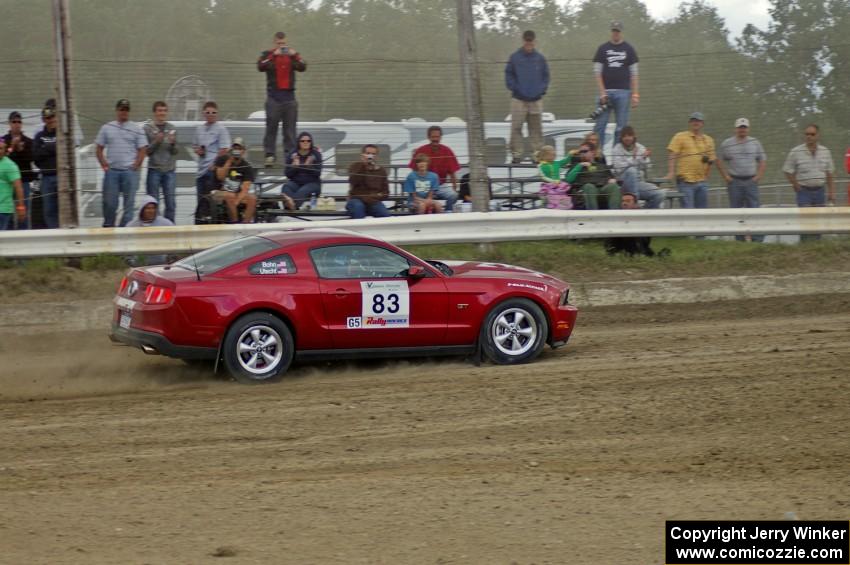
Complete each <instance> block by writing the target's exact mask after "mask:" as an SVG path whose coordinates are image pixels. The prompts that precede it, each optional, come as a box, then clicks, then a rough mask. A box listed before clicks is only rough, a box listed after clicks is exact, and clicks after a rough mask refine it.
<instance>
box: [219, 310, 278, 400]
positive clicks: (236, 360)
mask: <svg viewBox="0 0 850 565" xmlns="http://www.w3.org/2000/svg"><path fill="white" fill-rule="evenodd" d="M294 354H295V343H294V340H293V339H292V332H290V331H289V328H288V327H287V326H286V324H285V323H283V321H282V320H281V319H280V318H278V317H276V316H273V315H272V314H266V313H262V312H256V313H253V314H246V315H245V316H242V317H241V318H239V319H238V320H236V322H234V323H233V325H232V326H230V329H228V330H227V334H226V335H225V337H224V345H223V347H222V355H223V357H224V364H225V366H226V367H227V370H228V371H229V372H230V374H231V375H232V376H233V378H234V379H236V380H237V381H239V382H240V383H244V384H256V383H273V382H278V381H280V379H281V378H283V374H284V373H285V372H286V370H287V369H288V368H289V364H290V363H292V357H293V356H294Z"/></svg>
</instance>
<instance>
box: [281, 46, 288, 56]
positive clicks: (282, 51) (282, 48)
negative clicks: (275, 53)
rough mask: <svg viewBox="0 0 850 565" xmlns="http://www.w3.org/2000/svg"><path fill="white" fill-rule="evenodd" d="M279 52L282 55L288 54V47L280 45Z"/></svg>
mask: <svg viewBox="0 0 850 565" xmlns="http://www.w3.org/2000/svg"><path fill="white" fill-rule="evenodd" d="M280 52H281V54H283V55H288V54H289V47H281V48H280Z"/></svg>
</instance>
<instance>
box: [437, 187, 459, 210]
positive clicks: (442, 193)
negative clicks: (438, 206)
mask: <svg viewBox="0 0 850 565" xmlns="http://www.w3.org/2000/svg"><path fill="white" fill-rule="evenodd" d="M434 198H435V199H436V200H445V201H446V209H445V211H446V212H451V211H452V210H454V206H455V202H457V192H455V191H454V189H453V188H450V187H448V186H441V187H439V188H436V189H434Z"/></svg>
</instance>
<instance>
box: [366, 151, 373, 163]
mask: <svg viewBox="0 0 850 565" xmlns="http://www.w3.org/2000/svg"><path fill="white" fill-rule="evenodd" d="M366 160H367V161H369V162H370V163H373V162H374V161H375V156H374V155H372V154H371V153H367V154H366Z"/></svg>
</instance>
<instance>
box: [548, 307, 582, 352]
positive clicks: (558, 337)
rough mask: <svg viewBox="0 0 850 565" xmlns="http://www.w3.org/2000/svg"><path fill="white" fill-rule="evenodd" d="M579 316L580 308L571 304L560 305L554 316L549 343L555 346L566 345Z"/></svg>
mask: <svg viewBox="0 0 850 565" xmlns="http://www.w3.org/2000/svg"><path fill="white" fill-rule="evenodd" d="M577 317H578V308H576V307H575V306H572V305H570V304H563V305H561V306H558V308H557V309H556V310H555V315H554V316H553V317H552V325H551V327H550V332H549V345H550V346H552V347H553V348H555V347H561V346H562V345H566V343H567V341H569V339H570V335H571V334H572V333H573V328H574V327H575V325H576V318H577Z"/></svg>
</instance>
